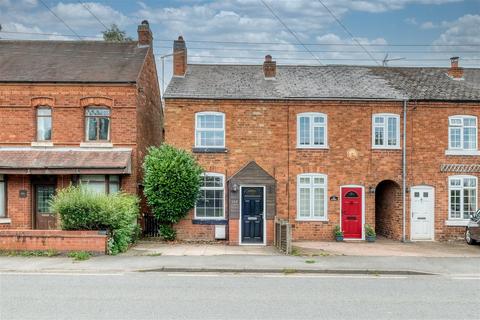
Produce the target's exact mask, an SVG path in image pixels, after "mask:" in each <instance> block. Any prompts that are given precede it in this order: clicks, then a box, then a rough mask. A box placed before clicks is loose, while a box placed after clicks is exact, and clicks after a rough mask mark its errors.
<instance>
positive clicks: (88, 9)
mask: <svg viewBox="0 0 480 320" xmlns="http://www.w3.org/2000/svg"><path fill="white" fill-rule="evenodd" d="M77 2H78V3H80V4H81V5H82V6H83V7H84V8H85V10H87V11H88V12H89V13H90V14H91V15H92V17H94V18H95V20H97V21H98V22H99V23H100V24H101V25H102V26H103V27H104V28H105V30H108V27H107V26H106V25H105V23H103V22H102V20H100V18H99V17H97V16H96V15H95V14H94V13H93V12H92V10H90V8H89V7H88V6H87V4H86V3H84V2H81V1H77Z"/></svg>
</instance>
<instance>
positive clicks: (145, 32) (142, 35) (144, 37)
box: [137, 20, 153, 46]
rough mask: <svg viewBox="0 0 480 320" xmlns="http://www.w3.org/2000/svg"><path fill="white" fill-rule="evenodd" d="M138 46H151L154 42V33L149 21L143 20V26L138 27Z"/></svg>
mask: <svg viewBox="0 0 480 320" xmlns="http://www.w3.org/2000/svg"><path fill="white" fill-rule="evenodd" d="M137 32H138V45H139V46H151V45H152V42H153V35H152V31H151V30H150V25H149V24H148V21H147V20H143V21H142V23H141V24H139V25H138V28H137Z"/></svg>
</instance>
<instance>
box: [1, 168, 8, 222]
mask: <svg viewBox="0 0 480 320" xmlns="http://www.w3.org/2000/svg"><path fill="white" fill-rule="evenodd" d="M0 184H2V185H3V188H2V189H0V197H1V198H2V199H3V203H2V202H0V219H6V218H8V214H7V179H6V178H5V175H3V174H0Z"/></svg>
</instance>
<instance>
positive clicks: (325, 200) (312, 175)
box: [296, 173, 328, 221]
mask: <svg viewBox="0 0 480 320" xmlns="http://www.w3.org/2000/svg"><path fill="white" fill-rule="evenodd" d="M302 177H308V178H310V184H309V185H310V186H309V188H310V216H309V217H301V216H300V188H301V187H304V186H305V185H301V184H300V178H302ZM314 178H323V179H324V183H323V184H315V183H314V182H313V181H314ZM316 187H323V188H324V193H323V194H324V198H323V207H324V209H325V212H324V215H323V217H315V216H314V215H313V208H314V201H315V200H314V197H313V192H312V190H313V189H314V188H316ZM296 219H297V221H328V177H327V175H326V174H321V173H302V174H299V175H297V218H296Z"/></svg>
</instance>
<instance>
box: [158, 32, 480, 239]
mask: <svg viewBox="0 0 480 320" xmlns="http://www.w3.org/2000/svg"><path fill="white" fill-rule="evenodd" d="M174 53H175V54H174V76H173V79H172V80H171V82H170V84H169V86H168V88H167V90H166V94H165V97H164V98H165V132H166V135H165V141H166V143H169V144H172V145H175V146H177V147H180V148H184V149H186V150H189V151H191V152H193V154H194V155H195V156H196V158H197V159H198V160H199V162H200V163H201V165H202V166H203V168H204V170H205V172H206V174H205V181H204V183H203V186H202V195H201V198H200V200H199V201H198V203H197V205H196V207H195V210H192V212H191V213H190V215H189V216H188V217H187V218H186V219H184V220H182V221H181V222H180V223H179V224H178V225H177V231H178V236H179V237H180V238H183V239H207V240H212V239H214V238H215V234H217V238H225V239H226V240H227V241H228V242H229V243H230V244H251V243H257V244H258V243H259V244H269V243H271V242H272V239H273V225H274V219H275V218H280V219H284V220H287V221H288V222H290V223H291V225H292V230H293V231H292V232H293V239H294V240H323V239H333V234H332V231H333V229H334V227H335V226H336V225H339V226H341V228H342V230H343V231H344V233H345V238H347V239H364V237H365V232H364V225H365V224H369V225H371V226H373V227H374V228H375V229H376V231H377V233H378V234H380V235H384V236H387V237H389V238H392V239H397V240H401V239H405V240H407V241H408V240H445V239H452V238H457V237H460V236H462V234H463V231H464V226H465V225H466V223H467V221H468V217H469V214H471V213H472V212H474V211H475V210H476V209H477V207H478V197H477V189H478V176H479V175H480V165H479V160H480V150H479V149H478V117H479V116H480V69H465V70H464V69H462V68H460V67H458V59H452V66H451V68H426V67H425V68H423V67H422V68H397V67H368V66H340V65H338V66H277V65H276V63H275V61H272V59H271V57H270V56H267V57H266V60H265V62H264V64H263V66H261V65H224V64H221V65H220V64H219V65H198V64H187V48H186V45H185V41H184V40H183V39H182V38H179V40H177V41H175V43H174ZM223 230H225V231H226V233H225V237H223V234H222V231H223Z"/></svg>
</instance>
